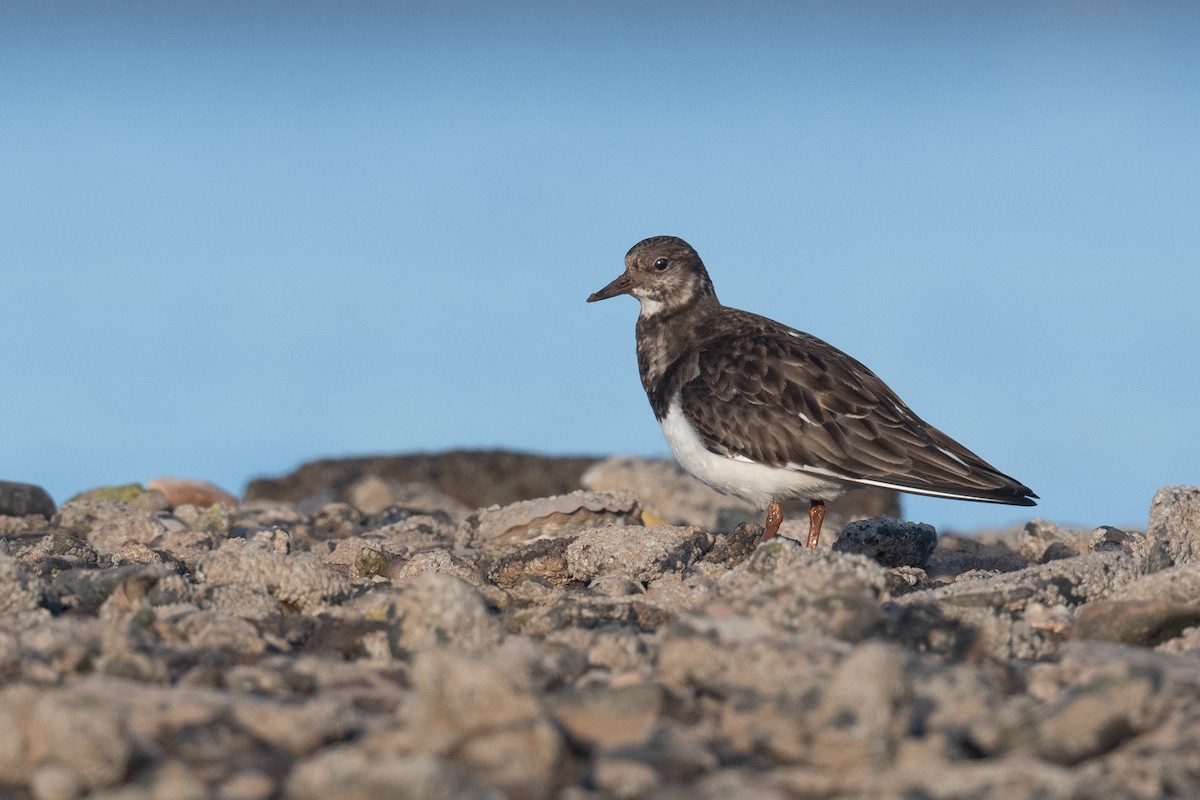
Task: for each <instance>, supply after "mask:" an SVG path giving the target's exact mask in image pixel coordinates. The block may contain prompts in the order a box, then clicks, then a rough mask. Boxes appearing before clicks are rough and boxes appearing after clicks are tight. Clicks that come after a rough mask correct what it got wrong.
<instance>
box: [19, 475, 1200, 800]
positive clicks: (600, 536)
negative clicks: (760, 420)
mask: <svg viewBox="0 0 1200 800" xmlns="http://www.w3.org/2000/svg"><path fill="white" fill-rule="evenodd" d="M492 455H493V456H494V457H495V458H499V457H498V456H495V454H492ZM457 458H458V462H459V463H465V464H471V463H472V459H471V458H467V457H462V456H461V454H460V455H459V456H457ZM480 458H483V460H484V461H485V462H487V463H489V464H492V465H493V466H495V464H497V463H499V462H498V461H494V460H493V461H488V458H489V457H485V456H480ZM501 460H503V459H501ZM535 461H536V468H535V467H531V466H530V465H531V464H534V462H533V461H530V462H528V463H525V464H524V466H525V467H526V468H530V469H533V470H534V471H535V472H538V471H540V472H538V474H539V475H540V476H541V477H538V478H536V479H534V478H530V479H529V480H524V479H520V478H518V477H517V476H513V475H509V474H505V475H504V480H505V481H508V483H509V484H511V485H509V486H508V487H507V488H506V489H504V490H503V492H501V493H502V494H504V497H505V500H507V501H509V502H506V504H505V505H498V506H493V507H487V508H476V507H474V506H473V505H472V504H470V503H468V502H466V501H465V500H464V499H463V497H464V496H465V495H463V494H462V493H458V494H456V492H457V489H456V488H455V482H454V481H453V480H446V479H445V474H444V473H445V471H446V469H448V467H446V466H445V464H443V465H442V466H441V467H438V466H437V464H438V463H439V462H437V461H436V459H434V460H432V461H428V460H427V461H426V462H422V463H424V467H422V468H421V469H418V470H417V471H416V472H415V473H404V474H403V475H398V474H397V473H388V472H387V471H386V470H385V469H376V470H372V469H368V468H362V467H363V464H362V462H361V461H358V462H353V467H352V468H343V469H342V470H341V471H340V472H339V468H338V467H337V463H338V462H323V463H324V464H325V467H323V468H322V469H323V470H324V472H322V470H316V471H310V472H309V474H308V475H307V477H304V478H303V479H300V478H296V476H292V478H293V479H292V480H288V479H283V480H281V481H277V482H259V483H256V484H255V485H254V486H253V487H252V489H253V491H250V492H248V497H247V499H246V500H245V501H244V502H241V503H240V504H239V503H237V502H236V501H235V500H234V499H233V498H231V497H229V496H228V495H225V494H224V493H221V492H220V491H219V490H216V489H215V487H206V486H203V485H195V484H190V483H187V482H171V481H160V482H155V483H154V484H153V487H152V488H150V487H147V488H143V487H138V486H134V487H119V488H115V489H109V490H103V491H96V492H92V493H86V494H84V495H82V496H80V497H78V498H74V499H72V500H71V501H69V502H67V503H65V504H63V505H62V507H61V508H59V507H56V506H55V505H54V503H53V502H51V501H50V499H49V498H48V497H46V496H45V494H44V493H42V492H39V490H37V489H36V487H29V486H27V485H18V484H0V536H3V537H4V538H3V540H2V541H0V798H14V799H15V798H36V799H37V800H70V798H75V797H81V796H89V797H96V798H130V800H133V799H134V798H136V799H137V800H142V798H145V799H146V800H176V799H178V800H184V799H185V798H209V797H212V798H222V799H223V800H259V799H263V798H274V797H289V798H313V799H314V800H318V799H319V800H325V799H326V798H364V799H365V798H383V797H405V798H534V799H535V800H536V798H561V799H562V800H592V799H593V798H596V799H599V798H680V799H681V800H683V799H685V798H686V800H703V799H704V798H713V800H717V799H718V798H720V799H722V800H724V799H725V798H768V799H770V798H834V797H838V798H884V799H885V800H887V799H890V798H894V799H895V800H902V799H903V800H918V799H922V800H923V799H925V798H931V799H936V798H996V799H997V800H1000V798H1004V799H1005V800H1008V799H1010V798H1043V799H1046V800H1054V799H1056V798H1063V799H1064V800H1065V799H1066V798H1079V799H1082V798H1092V797H1106V798H1155V797H1172V796H1173V797H1189V796H1190V797H1195V796H1200V488H1196V487H1170V488H1166V489H1163V490H1162V491H1160V492H1159V493H1158V495H1157V496H1156V497H1155V498H1154V501H1153V504H1152V506H1151V508H1150V510H1149V527H1148V529H1147V530H1146V531H1145V532H1142V531H1122V530H1117V529H1115V528H1110V527H1101V528H1097V529H1095V530H1069V529H1064V528H1061V527H1059V526H1056V525H1054V524H1051V523H1047V522H1041V521H1033V522H1031V523H1029V524H1028V525H1026V526H1025V527H1024V528H1022V529H1019V530H1014V531H1011V532H1008V533H1004V534H998V535H994V536H990V537H988V538H986V539H977V538H964V537H959V536H954V535H943V536H941V537H938V536H937V534H936V533H935V532H934V531H933V530H932V529H931V528H929V527H928V526H919V525H913V524H905V523H900V522H898V521H896V520H895V519H892V518H888V517H873V518H871V519H867V520H861V519H859V521H854V520H855V519H856V518H860V517H863V516H866V515H867V514H869V513H874V512H873V511H871V510H870V509H872V508H878V507H887V506H888V505H889V504H891V505H893V506H894V503H895V499H894V497H891V496H886V495H878V496H873V497H867V498H863V499H860V500H859V501H853V502H852V504H851V505H850V506H845V507H843V508H842V509H841V510H839V511H838V512H837V513H836V514H835V513H833V512H832V511H831V516H830V517H829V519H828V521H827V524H826V536H825V539H824V540H823V542H822V547H820V548H818V549H816V550H813V551H810V550H807V549H805V548H803V547H800V546H799V545H798V544H797V543H796V542H795V541H792V540H790V539H777V540H774V541H771V542H768V543H766V544H760V543H759V541H758V539H759V533H760V529H759V528H758V527H757V525H754V524H752V523H745V522H737V518H738V516H739V515H741V516H743V517H744V516H745V515H746V510H745V509H742V510H737V509H732V510H731V509H729V508H727V507H726V506H725V503H726V501H723V500H720V499H717V497H716V496H715V495H711V494H710V493H708V492H707V491H706V490H703V489H702V488H701V487H698V486H696V485H694V484H692V483H690V482H689V481H688V480H687V479H686V478H685V477H684V476H682V475H681V474H679V473H678V472H677V470H675V469H674V468H673V467H672V466H671V465H669V464H665V463H659V462H641V461H635V460H629V459H617V460H612V461H607V462H601V463H593V462H589V463H586V464H577V463H575V462H574V461H571V463H569V464H568V463H566V462H561V463H560V462H557V461H556V460H553V459H544V460H535ZM346 463H350V462H346ZM512 463H515V462H512ZM474 464H475V465H474V467H472V469H474V470H475V471H474V472H473V473H472V475H473V477H471V478H461V476H460V480H459V483H460V484H463V485H466V486H468V487H469V490H470V491H471V492H474V493H475V495H474V496H476V497H480V496H489V497H490V496H493V495H494V493H495V487H484V486H478V485H475V484H476V483H478V482H479V481H483V480H487V477H486V476H487V474H488V472H489V470H488V469H482V470H481V469H479V468H478V467H479V459H475V460H474ZM556 464H558V466H561V467H562V469H561V470H560V469H559V468H558V466H556ZM431 465H432V466H431ZM422 469H423V470H424V471H422ZM439 469H440V470H442V472H441V473H439ZM492 472H493V473H503V469H497V470H492ZM297 474H298V475H299V473H297ZM322 474H323V475H324V483H322V480H321V479H320V476H321V475H322ZM530 474H533V473H530ZM555 481H558V482H563V481H565V482H566V483H567V484H568V485H566V486H562V487H560V488H561V489H562V492H563V493H557V494H555V495H554V496H548V497H537V496H533V495H530V496H529V497H526V498H525V499H514V498H515V497H518V496H520V494H521V493H522V492H524V493H525V494H529V492H531V491H533V492H536V491H537V490H538V489H539V488H541V487H544V486H546V485H556V484H555ZM576 486H581V487H583V488H580V489H579V490H577V491H573V492H567V491H566V490H567V489H570V488H572V487H576ZM663 487H669V490H664V489H663ZM556 488H559V487H557V486H556ZM855 503H861V504H862V505H861V506H856V505H854V504H855ZM864 509H865V510H864ZM839 516H840V520H839V519H838V517H839ZM801 519H802V515H793V517H792V518H791V519H789V520H788V521H787V522H785V525H784V529H783V532H784V534H785V535H787V536H795V537H797V538H800V537H801V535H802V534H803V532H804V531H805V530H806V524H804V523H802V522H801V521H800V520H801ZM830 523H834V524H830ZM846 523H849V524H848V526H847V527H845V528H844V529H842V530H841V534H840V535H836V533H837V531H838V530H839V529H840V528H842V526H843V525H845V524H846Z"/></svg>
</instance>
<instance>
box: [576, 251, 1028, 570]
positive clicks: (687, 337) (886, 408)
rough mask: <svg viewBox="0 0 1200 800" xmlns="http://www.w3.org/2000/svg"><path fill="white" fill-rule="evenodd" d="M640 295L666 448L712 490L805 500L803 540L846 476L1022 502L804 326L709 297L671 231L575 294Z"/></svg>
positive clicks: (643, 345) (650, 387)
mask: <svg viewBox="0 0 1200 800" xmlns="http://www.w3.org/2000/svg"><path fill="white" fill-rule="evenodd" d="M619 294H630V295H633V296H634V297H636V298H637V300H638V302H639V303H641V312H640V313H639V315H638V321H637V359H638V371H639V372H640V373H641V376H642V386H643V387H644V388H645V389H646V395H647V396H648V397H649V398H650V407H651V408H652V409H654V416H655V417H657V418H658V421H659V423H660V424H661V425H662V431H663V436H665V437H666V439H667V444H668V445H669V446H670V448H671V452H672V453H674V454H675V458H676V459H677V460H678V461H679V463H680V464H681V465H682V466H683V468H684V469H686V470H687V471H688V472H690V473H692V474H693V475H695V476H696V477H697V478H699V479H700V480H702V481H704V482H705V483H707V484H708V485H709V486H711V487H713V488H714V489H716V490H717V491H720V492H723V493H725V494H729V495H733V496H734V497H738V498H741V499H742V500H744V501H746V502H747V503H750V504H751V505H753V506H756V507H758V508H762V507H764V506H765V507H766V509H767V520H766V523H767V524H766V530H765V531H764V534H763V539H764V540H767V539H770V538H772V537H773V536H775V534H776V533H778V531H779V525H780V523H781V522H783V512H782V510H781V509H780V506H779V503H780V501H781V500H790V499H796V498H803V499H806V500H808V501H809V508H808V523H809V528H808V546H809V547H816V545H817V541H818V540H819V538H820V535H821V523H822V521H823V520H824V518H825V501H827V500H832V499H833V498H835V497H837V496H839V495H841V494H842V493H843V492H845V491H847V490H848V489H851V488H854V487H855V486H856V485H866V486H882V487H886V488H889V489H898V490H900V491H902V492H913V493H915V494H925V495H932V496H934V497H950V498H954V499H956V500H978V501H982V502H985V503H1007V504H1009V505H1018V506H1031V505H1035V500H1036V498H1037V495H1035V494H1034V493H1033V492H1032V491H1030V489H1029V487H1027V486H1025V485H1023V484H1022V483H1020V482H1019V481H1016V480H1014V479H1013V478H1010V477H1009V476H1007V475H1005V474H1003V473H1002V472H1000V471H998V470H997V469H996V468H995V467H993V466H992V465H990V464H988V463H987V462H986V461H984V460H983V459H982V458H980V457H979V456H977V455H975V454H974V453H972V452H971V451H970V450H968V449H967V448H965V447H963V446H962V445H961V444H959V443H958V442H956V441H954V440H953V439H951V438H950V437H949V436H947V435H946V434H944V433H942V432H941V431H939V430H938V429H937V428H935V427H933V426H932V425H930V424H928V423H927V422H925V421H924V420H922V419H921V418H920V417H918V416H917V415H916V414H914V413H913V412H912V411H911V410H910V409H909V407H908V406H907V405H905V403H904V401H903V400H901V399H900V398H899V397H897V396H896V393H895V392H893V391H892V390H891V389H890V388H888V386H887V384H885V383H884V382H883V381H882V380H880V379H879V378H878V377H876V375H875V373H873V372H871V370H869V369H867V368H866V367H865V366H863V365H862V364H860V363H859V362H858V361H856V360H855V359H853V358H851V357H850V356H848V355H846V354H845V353H843V352H842V351H841V350H838V349H837V348H836V347H834V346H833V345H831V344H827V343H825V342H823V341H821V340H820V339H818V338H817V337H815V336H812V335H810V334H807V333H804V332H803V331H798V330H796V329H794V328H789V327H788V326H786V325H782V324H780V323H778V322H775V321H774V320H771V319H767V318H766V317H760V316H758V315H757V314H751V313H749V312H747V311H739V310H737V309H736V308H729V307H727V306H723V305H721V303H720V301H718V300H717V294H716V292H715V291H714V290H713V285H712V281H711V280H709V277H708V272H707V271H706V270H705V269H704V262H702V261H701V260H700V256H699V255H698V254H697V253H696V251H695V250H694V249H692V246H691V245H689V244H688V243H687V242H685V241H683V240H682V239H679V238H676V237H674V236H654V237H651V238H649V239H644V240H642V241H640V242H638V243H637V244H635V245H634V246H633V247H632V248H631V249H630V251H629V252H628V253H626V254H625V272H623V273H622V274H621V275H620V276H619V277H618V278H617V279H616V280H614V281H613V282H612V283H610V284H608V285H607V286H605V287H604V288H603V289H601V290H600V291H598V292H594V293H592V295H590V296H589V297H588V302H589V303H593V302H595V301H597V300H606V299H608V298H610V297H615V296H617V295H619Z"/></svg>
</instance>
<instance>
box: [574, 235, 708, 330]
mask: <svg viewBox="0 0 1200 800" xmlns="http://www.w3.org/2000/svg"><path fill="white" fill-rule="evenodd" d="M619 294H629V295H633V296H634V297H636V298H637V299H638V302H640V303H641V304H642V312H641V316H642V317H652V316H655V315H657V314H661V313H664V312H671V311H676V310H678V309H680V308H684V307H686V306H689V305H691V304H693V303H697V302H700V303H716V301H717V295H716V292H715V291H713V285H712V281H711V280H709V278H708V271H707V270H705V269H704V262H703V261H701V260H700V255H699V254H698V253H697V252H696V251H695V250H694V249H693V248H692V246H691V245H690V244H688V243H687V242H685V241H684V240H683V239H680V238H678V237H676V236H652V237H650V238H649V239H643V240H642V241H640V242H638V243H637V244H635V245H634V246H633V247H631V248H630V249H629V252H628V253H626V254H625V271H624V272H623V273H621V274H620V275H619V276H618V277H617V279H616V280H614V281H613V282H612V283H610V284H608V285H607V286H605V287H604V288H603V289H601V290H600V291H598V292H593V293H592V294H591V295H590V296H588V302H589V303H594V302H596V301H597V300H607V299H608V298H610V297H616V296H617V295H619Z"/></svg>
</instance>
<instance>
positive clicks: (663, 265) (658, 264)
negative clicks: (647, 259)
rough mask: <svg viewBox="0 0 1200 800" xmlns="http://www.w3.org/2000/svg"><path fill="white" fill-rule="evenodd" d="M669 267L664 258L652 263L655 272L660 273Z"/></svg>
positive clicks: (668, 262)
mask: <svg viewBox="0 0 1200 800" xmlns="http://www.w3.org/2000/svg"><path fill="white" fill-rule="evenodd" d="M669 266H671V262H670V261H668V260H667V259H665V258H660V259H659V260H658V261H655V262H654V268H655V269H656V270H658V271H659V272H662V271H663V270H664V269H666V268H667V267H669Z"/></svg>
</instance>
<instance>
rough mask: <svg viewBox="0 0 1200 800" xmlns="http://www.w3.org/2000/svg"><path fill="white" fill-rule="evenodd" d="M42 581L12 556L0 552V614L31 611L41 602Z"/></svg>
mask: <svg viewBox="0 0 1200 800" xmlns="http://www.w3.org/2000/svg"><path fill="white" fill-rule="evenodd" d="M44 591H45V590H44V587H43V586H42V582H41V581H40V580H38V578H37V576H36V575H34V574H33V571H32V570H30V569H29V568H28V567H27V566H25V565H24V564H22V563H21V562H20V561H18V560H17V559H15V558H13V557H12V556H7V555H4V554H0V616H4V615H7V614H20V613H22V612H25V611H33V610H34V609H36V608H37V607H38V606H39V605H41V602H42V596H43V593H44Z"/></svg>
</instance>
